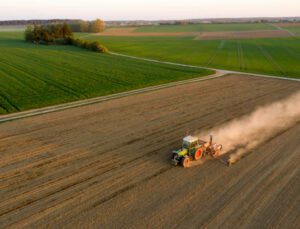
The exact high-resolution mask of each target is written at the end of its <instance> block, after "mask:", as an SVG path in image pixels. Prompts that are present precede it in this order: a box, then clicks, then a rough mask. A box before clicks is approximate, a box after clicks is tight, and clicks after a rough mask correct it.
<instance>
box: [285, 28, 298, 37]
mask: <svg viewBox="0 0 300 229" xmlns="http://www.w3.org/2000/svg"><path fill="white" fill-rule="evenodd" d="M285 29H286V30H288V31H290V32H292V33H293V34H295V35H296V36H300V26H295V27H287V28H285Z"/></svg>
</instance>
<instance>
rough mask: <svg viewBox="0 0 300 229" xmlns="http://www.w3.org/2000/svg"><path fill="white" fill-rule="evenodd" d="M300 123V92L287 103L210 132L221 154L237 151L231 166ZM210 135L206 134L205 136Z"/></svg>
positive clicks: (268, 106)
mask: <svg viewBox="0 0 300 229" xmlns="http://www.w3.org/2000/svg"><path fill="white" fill-rule="evenodd" d="M299 121H300V91H298V92H296V93H294V94H292V95H291V96H289V97H288V98H286V99H283V100H280V101H276V102H274V103H272V104H270V105H267V106H263V107H258V108H257V109H256V110H254V111H253V112H252V113H251V114H249V115H246V116H243V117H242V118H239V119H235V120H233V121H231V122H229V123H226V124H224V125H223V126H221V127H220V128H217V129H212V130H210V131H208V133H211V134H212V135H213V136H214V139H215V141H216V142H218V143H220V144H222V145H223V151H222V154H226V153H228V152H230V151H234V153H232V154H231V155H230V159H229V160H230V163H234V162H236V161H238V160H239V159H240V158H241V157H243V156H244V155H245V154H247V153H249V152H250V151H251V150H253V149H255V148H256V147H257V146H258V145H260V144H261V143H263V142H264V141H266V140H268V139H270V138H271V137H273V136H274V135H276V134H278V133H280V132H281V131H283V130H286V129H288V128H290V127H292V126H293V125H295V124H296V123H297V122H299ZM206 135H207V134H206Z"/></svg>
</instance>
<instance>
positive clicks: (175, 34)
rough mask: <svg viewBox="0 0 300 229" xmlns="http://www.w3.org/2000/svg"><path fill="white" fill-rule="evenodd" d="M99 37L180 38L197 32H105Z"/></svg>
mask: <svg viewBox="0 0 300 229" xmlns="http://www.w3.org/2000/svg"><path fill="white" fill-rule="evenodd" d="M98 35H99V36H116V37H181V36H197V35H199V33H197V32H171V33H151V32H150V33H149V32H147V33H140V32H139V33H136V32H134V30H118V29H116V30H107V31H104V32H103V33H99V34H98Z"/></svg>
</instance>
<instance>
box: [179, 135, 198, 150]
mask: <svg viewBox="0 0 300 229" xmlns="http://www.w3.org/2000/svg"><path fill="white" fill-rule="evenodd" d="M197 145H198V138H196V137H193V136H187V137H184V138H183V143H182V148H184V149H192V148H194V147H196V146H197Z"/></svg>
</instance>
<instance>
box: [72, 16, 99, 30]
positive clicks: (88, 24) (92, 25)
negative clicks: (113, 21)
mask: <svg viewBox="0 0 300 229" xmlns="http://www.w3.org/2000/svg"><path fill="white" fill-rule="evenodd" d="M69 25H70V27H71V29H72V31H73V32H85V33H100V32H103V31H104V30H105V22H104V21H102V20H100V19H97V20H95V21H77V22H72V23H69Z"/></svg>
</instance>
